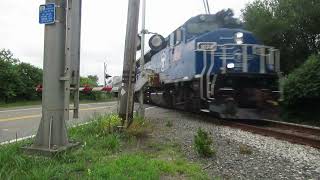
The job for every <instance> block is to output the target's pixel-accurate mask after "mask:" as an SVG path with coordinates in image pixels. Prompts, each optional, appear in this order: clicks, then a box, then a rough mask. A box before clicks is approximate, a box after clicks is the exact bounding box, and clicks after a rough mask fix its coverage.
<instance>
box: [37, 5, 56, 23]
mask: <svg viewBox="0 0 320 180" xmlns="http://www.w3.org/2000/svg"><path fill="white" fill-rule="evenodd" d="M55 21H56V5H55V4H54V3H49V4H43V5H40V7H39V23H40V24H54V23H55Z"/></svg>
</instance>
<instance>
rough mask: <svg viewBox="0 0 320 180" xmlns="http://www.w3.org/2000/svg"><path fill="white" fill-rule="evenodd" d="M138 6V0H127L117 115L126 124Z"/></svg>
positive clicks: (130, 112)
mask: <svg viewBox="0 0 320 180" xmlns="http://www.w3.org/2000/svg"><path fill="white" fill-rule="evenodd" d="M139 6H140V0H129V4H128V16H127V32H126V41H125V49H124V60H123V72H122V87H121V91H120V109H119V116H120V117H121V118H122V119H123V120H125V121H126V122H127V125H128V126H129V125H130V124H131V122H132V118H133V105H134V104H133V95H134V92H133V91H134V83H135V59H136V51H137V34H138V23H139Z"/></svg>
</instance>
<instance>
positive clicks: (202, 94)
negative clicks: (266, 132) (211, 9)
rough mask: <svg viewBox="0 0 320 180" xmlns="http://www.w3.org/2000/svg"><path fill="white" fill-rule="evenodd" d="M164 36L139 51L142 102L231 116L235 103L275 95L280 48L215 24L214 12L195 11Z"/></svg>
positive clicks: (254, 104) (253, 104)
mask: <svg viewBox="0 0 320 180" xmlns="http://www.w3.org/2000/svg"><path fill="white" fill-rule="evenodd" d="M165 41H166V43H165V46H163V47H162V48H161V49H159V50H156V51H155V50H151V51H149V52H148V53H147V54H146V55H145V56H144V57H145V61H146V64H145V69H146V72H147V75H144V77H147V80H146V81H144V84H145V82H147V83H146V84H145V87H144V92H145V100H146V101H147V102H149V103H154V104H157V105H160V106H165V107H170V108H179V109H185V110H188V111H205V112H214V113H217V114H219V115H220V116H223V117H230V116H232V117H234V116H237V114H238V113H239V109H246V108H249V109H257V108H259V107H260V106H261V105H262V104H264V103H265V102H268V101H269V102H270V101H273V102H275V101H276V100H277V98H278V95H279V87H278V79H279V74H280V52H279V51H278V50H277V49H275V48H274V47H270V46H265V45H263V44H262V43H261V42H260V41H259V40H258V39H257V38H256V37H255V36H254V35H253V34H252V33H251V32H248V31H245V30H243V29H240V28H234V27H232V28H230V27H227V26H224V25H221V24H219V23H217V22H216V16H215V15H198V16H195V17H192V18H191V19H189V20H188V21H187V22H185V23H184V24H183V25H182V26H181V27H179V28H178V29H176V30H175V31H174V32H173V33H171V34H170V35H169V36H168V37H167V38H165ZM140 77H141V76H140ZM141 79H143V78H138V82H137V84H138V86H140V87H142V85H141V82H139V80H141ZM137 89H138V90H141V89H142V88H137Z"/></svg>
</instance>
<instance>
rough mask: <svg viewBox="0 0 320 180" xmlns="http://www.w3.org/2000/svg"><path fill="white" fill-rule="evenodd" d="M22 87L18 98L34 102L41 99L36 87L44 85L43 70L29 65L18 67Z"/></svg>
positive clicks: (23, 64)
mask: <svg viewBox="0 0 320 180" xmlns="http://www.w3.org/2000/svg"><path fill="white" fill-rule="evenodd" d="M17 72H18V76H19V80H20V83H19V84H20V87H19V89H18V92H17V96H18V97H19V98H20V99H23V100H33V99H36V98H38V97H39V95H38V93H36V91H35V87H36V86H37V85H38V84H41V83H42V74H43V73H42V70H41V69H39V68H37V67H34V66H32V65H31V64H28V63H20V64H18V65H17Z"/></svg>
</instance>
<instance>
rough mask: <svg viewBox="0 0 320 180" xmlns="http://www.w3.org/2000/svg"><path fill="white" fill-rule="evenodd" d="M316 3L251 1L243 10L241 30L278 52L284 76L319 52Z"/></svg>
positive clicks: (305, 0) (302, 0)
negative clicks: (246, 30) (243, 27)
mask: <svg viewBox="0 0 320 180" xmlns="http://www.w3.org/2000/svg"><path fill="white" fill-rule="evenodd" d="M319 9H320V1H319V0H255V1H254V2H252V3H250V4H248V5H247V6H246V8H245V9H244V10H243V15H242V16H243V20H244V23H245V28H246V29H248V30H249V31H252V32H253V33H254V34H255V35H257V36H258V37H259V38H260V39H261V40H262V41H263V42H264V43H265V44H268V45H272V46H275V47H277V48H279V49H280V51H281V66H282V70H283V71H284V72H285V73H289V72H291V71H292V70H293V69H295V68H297V67H299V66H300V65H301V64H303V62H304V61H305V60H306V59H307V58H308V57H309V56H310V55H311V54H318V53H319V48H320V28H318V27H319V26H320V21H319V19H320V11H319Z"/></svg>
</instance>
